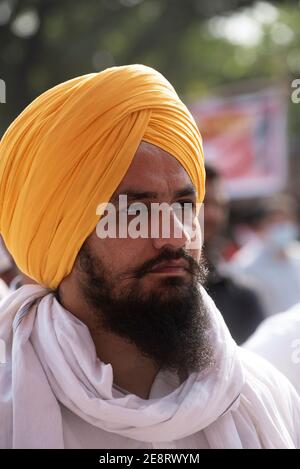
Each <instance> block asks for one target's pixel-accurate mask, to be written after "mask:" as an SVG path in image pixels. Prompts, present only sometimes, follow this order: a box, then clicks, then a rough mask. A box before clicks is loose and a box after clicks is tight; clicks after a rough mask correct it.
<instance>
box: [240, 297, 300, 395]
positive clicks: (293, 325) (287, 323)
mask: <svg viewBox="0 0 300 469" xmlns="http://www.w3.org/2000/svg"><path fill="white" fill-rule="evenodd" d="M244 347H246V348H247V349H248V350H252V351H253V352H255V353H257V354H258V355H261V356H262V357H264V358H265V359H266V360H268V361H269V362H270V363H272V365H274V366H275V367H276V368H277V369H278V370H280V371H281V373H283V374H284V375H285V376H286V377H287V378H288V379H289V380H290V382H291V383H292V384H293V386H295V389H296V391H297V392H298V394H299V395H300V303H298V304H296V305H295V306H294V307H293V308H291V309H290V310H288V311H285V312H284V313H279V314H274V315H273V316H271V317H270V318H268V319H266V320H265V321H263V323H262V324H261V325H260V326H259V327H258V328H257V330H256V331H255V332H254V334H253V335H252V336H251V337H250V339H248V340H247V342H246V343H245V344H244Z"/></svg>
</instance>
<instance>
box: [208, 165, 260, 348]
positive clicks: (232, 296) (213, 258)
mask: <svg viewBox="0 0 300 469" xmlns="http://www.w3.org/2000/svg"><path fill="white" fill-rule="evenodd" d="M205 170H206V191H205V200H204V221H205V230H204V251H203V252H204V256H205V259H206V261H207V266H208V269H209V274H208V277H207V280H206V283H205V287H206V289H207V291H208V293H209V295H210V296H211V297H212V299H213V300H214V302H215V303H216V306H217V308H218V309H219V310H220V312H221V313H222V316H223V318H224V320H225V322H226V324H227V326H228V329H229V331H230V333H231V335H232V337H233V338H234V340H235V341H236V342H237V343H238V344H241V343H243V342H245V340H246V339H247V338H248V337H249V336H250V335H251V334H252V333H253V332H254V331H255V329H256V327H257V326H258V325H259V323H260V322H261V321H262V320H263V319H264V317H265V315H264V309H263V306H262V304H261V301H260V298H259V296H258V294H257V293H256V291H255V289H254V288H253V287H252V286H251V284H249V282H248V283H247V282H246V281H244V282H242V281H241V280H240V279H238V278H237V277H236V276H234V275H233V274H231V272H230V270H229V269H228V267H227V265H226V263H225V261H224V260H223V259H222V255H221V250H222V247H223V246H222V244H224V240H223V239H222V235H223V233H224V230H225V228H226V225H227V220H228V201H227V199H226V193H225V189H224V188H223V184H222V179H221V177H220V174H219V173H218V171H217V170H216V169H215V168H213V167H212V166H209V165H206V166H205Z"/></svg>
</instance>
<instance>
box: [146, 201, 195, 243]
mask: <svg viewBox="0 0 300 469" xmlns="http://www.w3.org/2000/svg"><path fill="white" fill-rule="evenodd" d="M165 215H166V213H164V215H162V214H160V218H159V226H158V229H157V233H156V236H152V244H153V247H154V248H155V249H158V250H160V249H162V248H166V247H169V248H173V249H179V248H183V247H185V246H186V245H188V244H189V243H190V242H191V236H190V234H189V232H188V230H187V229H186V228H185V227H184V225H183V224H182V223H181V221H180V220H179V218H178V217H177V216H176V213H175V212H174V211H173V210H172V208H171V207H170V210H169V213H168V215H169V218H168V219H167V220H162V216H165Z"/></svg>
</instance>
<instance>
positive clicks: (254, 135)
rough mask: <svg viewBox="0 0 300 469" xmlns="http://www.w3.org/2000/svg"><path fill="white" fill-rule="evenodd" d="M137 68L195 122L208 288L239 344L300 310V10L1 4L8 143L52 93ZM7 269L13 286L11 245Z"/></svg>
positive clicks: (33, 0) (191, 2)
mask: <svg viewBox="0 0 300 469" xmlns="http://www.w3.org/2000/svg"><path fill="white" fill-rule="evenodd" d="M129 63H143V64H146V65H149V66H152V67H154V68H156V69H158V70H159V71H161V72H162V73H163V74H164V75H165V76H166V77H167V78H168V79H169V81H170V82H171V83H172V84H173V85H174V86H175V88H176V90H177V92H178V94H179V95H180V96H181V98H182V99H183V101H184V102H185V103H186V104H187V105H188V106H189V108H190V110H191V112H192V113H193V115H194V117H195V119H196V122H197V124H198V126H199V129H200V131H201V134H202V136H203V140H204V150H205V155H206V161H207V171H208V179H207V198H206V200H205V205H206V208H205V246H204V255H205V257H206V261H207V263H208V265H209V266H210V277H209V279H208V285H207V289H208V291H209V292H210V294H211V295H212V296H213V298H214V299H215V301H216V303H217V305H218V306H219V308H220V310H221V311H222V312H223V314H224V317H225V320H226V322H227V323H228V325H229V327H230V329H231V331H232V333H233V335H234V337H235V338H236V340H237V341H238V342H243V341H244V340H245V339H246V338H247V337H248V336H249V335H250V333H252V332H253V330H254V329H255V327H256V326H257V325H258V323H259V322H260V321H261V319H262V318H263V317H266V316H268V315H270V314H274V313H276V312H279V311H283V310H285V309H287V308H289V307H290V306H291V305H293V304H295V303H297V302H300V248H299V246H300V244H299V231H300V230H299V226H300V225H299V218H300V217H299V215H300V184H299V175H300V158H299V156H300V132H299V129H300V90H299V92H298V93H297V87H298V88H299V89H300V2H299V1H298V0H297V1H296V0H295V1H281V2H280V1H278V2H265V1H258V2H256V1H248V0H201V1H200V0H86V1H85V2H83V1H77V0H0V80H1V81H0V84H1V99H0V101H1V103H0V136H1V135H2V134H3V132H4V131H5V129H6V128H7V127H8V125H9V124H10V123H11V122H12V121H13V119H14V118H15V117H16V116H17V115H18V114H19V113H20V112H21V111H22V109H23V108H24V107H25V106H26V105H27V104H28V103H30V101H32V100H33V99H34V98H35V97H37V96H38V95H39V94H40V93H42V92H43V91H45V90H47V89H48V88H49V87H52V86H54V85H55V84H57V83H60V82H62V81H65V80H68V79H70V78H72V77H74V76H77V75H82V74H85V73H91V72H98V71H101V70H103V69H105V68H107V67H111V66H114V65H123V64H129ZM297 80H298V81H297ZM298 102H299V103H298ZM0 156H1V155H0ZM0 271H1V272H2V274H1V275H2V278H3V280H4V281H5V283H6V285H8V286H9V288H16V285H17V283H16V275H17V274H18V272H17V270H16V268H15V266H14V265H13V263H12V261H11V259H9V257H7V254H5V251H4V248H3V254H1V256H0ZM12 281H14V283H13V286H12V285H11V282H12ZM18 281H20V278H19V277H18ZM236 311H238V312H236ZM241 315H242V316H241Z"/></svg>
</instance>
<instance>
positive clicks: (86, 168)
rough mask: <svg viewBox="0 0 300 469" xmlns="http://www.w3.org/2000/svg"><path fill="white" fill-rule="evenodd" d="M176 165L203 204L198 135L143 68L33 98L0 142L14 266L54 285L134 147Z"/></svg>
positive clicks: (2, 195) (3, 226) (161, 83)
mask: <svg viewBox="0 0 300 469" xmlns="http://www.w3.org/2000/svg"><path fill="white" fill-rule="evenodd" d="M142 140H143V141H146V142H149V143H152V144H154V145H156V146H158V147H160V148H162V149H163V150H165V151H167V152H169V153H170V154H171V155H173V156H174V157H175V158H177V159H178V160H179V162H180V163H181V164H182V166H183V167H184V168H185V170H186V171H187V173H188V174H189V176H190V178H191V180H192V182H193V184H194V185H195V187H196V190H197V196H198V201H202V200H203V197H204V177H205V176H204V163H203V151H202V142H201V136H200V134H199V131H198V129H197V126H196V124H195V122H194V120H193V118H192V116H191V114H190V113H189V111H188V110H187V108H186V106H185V105H184V104H183V103H182V102H181V101H180V99H179V97H178V95H177V94H176V92H175V90H174V88H173V87H172V85H171V84H170V83H169V82H168V81H167V80H166V79H165V78H164V77H163V76H162V75H161V74H160V73H158V72H157V71H155V70H153V69H152V68H149V67H145V66H143V65H129V66H124V67H113V68H109V69H107V70H104V71H103V72H101V73H91V74H88V75H84V76H80V77H78V78H74V79H72V80H69V81H67V82H65V83H62V84H60V85H58V86H55V87H54V88H52V89H50V90H48V91H46V92H45V93H43V94H42V95H41V96H39V97H38V98H37V99H35V100H34V101H33V102H32V103H31V104H30V105H29V106H28V107H27V108H26V109H25V110H24V111H23V112H22V113H21V114H20V115H19V117H18V118H17V119H16V120H15V121H14V122H13V123H12V124H11V126H10V127H9V128H8V130H7V131H6V133H5V134H4V136H3V138H2V141H1V143H0V217H1V218H0V230H1V234H2V236H3V238H4V241H5V243H6V246H7V248H8V250H9V251H10V253H11V254H12V256H13V258H14V259H15V261H16V263H17V265H18V267H19V268H20V270H21V271H22V272H24V273H25V274H27V275H28V276H29V277H31V278H33V279H35V280H36V281H37V282H38V283H40V284H42V285H44V286H46V287H49V288H56V287H57V286H58V285H59V283H60V282H61V281H62V279H63V278H64V277H65V276H67V275H68V274H69V273H70V272H71V270H72V267H73V264H74V261H75V259H76V256H77V254H78V251H79V250H80V248H81V246H82V244H83V243H84V241H85V239H86V238H87V237H88V236H89V235H90V234H91V233H92V231H93V230H94V229H95V227H96V225H97V223H98V221H99V218H100V215H97V214H96V209H97V206H98V205H99V203H102V202H105V201H107V202H108V201H109V199H110V198H111V196H112V194H113V193H114V191H115V190H116V188H117V187H118V185H119V184H120V182H121V181H122V179H123V178H124V176H125V174H126V172H127V170H128V168H129V166H130V164H131V161H132V159H133V157H134V155H135V152H136V150H137V149H138V146H139V144H140V143H141V141H142Z"/></svg>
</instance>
